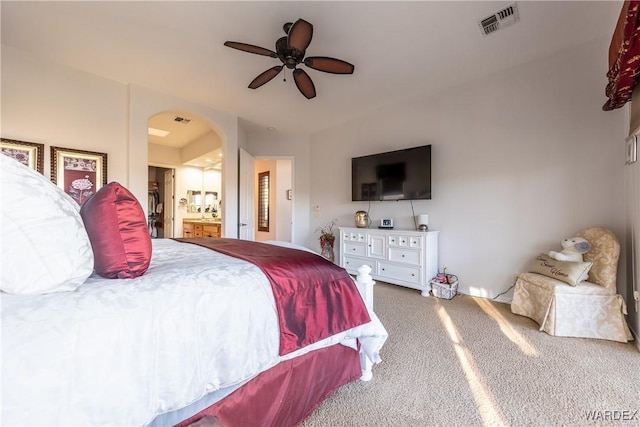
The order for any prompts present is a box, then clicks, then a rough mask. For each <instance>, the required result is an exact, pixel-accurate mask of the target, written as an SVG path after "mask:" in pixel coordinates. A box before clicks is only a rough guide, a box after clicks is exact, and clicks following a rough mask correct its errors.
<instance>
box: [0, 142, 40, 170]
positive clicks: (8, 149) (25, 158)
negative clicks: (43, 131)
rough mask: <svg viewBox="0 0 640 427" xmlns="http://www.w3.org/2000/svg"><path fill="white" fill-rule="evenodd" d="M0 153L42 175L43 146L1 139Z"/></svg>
mask: <svg viewBox="0 0 640 427" xmlns="http://www.w3.org/2000/svg"><path fill="white" fill-rule="evenodd" d="M0 151H2V154H4V155H5V156H9V157H11V158H12V159H15V160H17V161H19V162H20V163H22V164H23V165H25V166H27V167H29V168H31V169H33V170H36V171H38V172H40V173H42V174H44V144H36V143H35V142H26V141H17V140H15V139H5V138H1V139H0Z"/></svg>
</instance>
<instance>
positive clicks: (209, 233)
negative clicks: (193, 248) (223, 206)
mask: <svg viewBox="0 0 640 427" xmlns="http://www.w3.org/2000/svg"><path fill="white" fill-rule="evenodd" d="M202 236H203V237H220V226H219V225H217V224H205V225H203V226H202Z"/></svg>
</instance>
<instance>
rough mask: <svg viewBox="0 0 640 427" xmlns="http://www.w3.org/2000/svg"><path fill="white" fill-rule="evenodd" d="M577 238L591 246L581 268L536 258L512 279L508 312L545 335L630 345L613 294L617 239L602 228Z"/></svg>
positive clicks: (621, 303)
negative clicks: (584, 240)
mask: <svg viewBox="0 0 640 427" xmlns="http://www.w3.org/2000/svg"><path fill="white" fill-rule="evenodd" d="M577 236H578V237H582V238H584V239H587V240H588V241H589V243H591V250H590V251H589V252H587V253H586V254H584V256H583V258H584V263H577V262H576V263H568V264H566V263H562V262H560V261H555V260H553V259H552V258H548V257H546V256H545V254H541V255H540V256H539V257H537V258H536V260H535V261H534V262H533V263H532V264H531V265H530V266H529V272H527V273H523V274H521V275H520V276H519V277H518V280H517V281H516V285H515V291H514V295H513V301H512V303H511V311H512V312H513V313H515V314H519V315H522V316H526V317H529V318H531V319H533V320H535V321H536V322H537V323H538V324H539V325H540V330H541V331H545V332H547V333H548V334H550V335H556V336H566V337H583V338H601V339H607V340H613V341H620V342H627V341H630V340H633V336H632V335H631V331H630V330H629V327H628V326H627V323H626V320H625V317H624V316H625V315H626V314H627V308H626V305H625V302H624V299H623V298H622V296H621V295H618V294H617V290H616V274H617V269H618V258H619V257H620V243H619V242H618V239H617V238H616V236H615V234H613V232H611V231H610V230H607V229H606V228H602V227H591V228H587V229H585V230H583V231H581V232H579V233H578V234H577ZM587 272H588V276H587ZM585 278H586V280H584V279H585Z"/></svg>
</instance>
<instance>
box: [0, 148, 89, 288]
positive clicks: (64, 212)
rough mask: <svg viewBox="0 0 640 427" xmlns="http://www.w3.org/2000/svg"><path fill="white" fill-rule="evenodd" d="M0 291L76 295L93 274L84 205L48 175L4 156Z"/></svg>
mask: <svg viewBox="0 0 640 427" xmlns="http://www.w3.org/2000/svg"><path fill="white" fill-rule="evenodd" d="M0 211H1V212H0V227H1V231H2V236H1V239H0V259H1V260H2V261H1V264H0V278H1V281H0V290H2V291H3V292H7V293H12V294H42V293H49V292H60V291H73V290H75V289H76V288H77V287H78V286H80V285H81V284H83V283H84V282H85V280H86V279H87V277H89V275H90V274H91V273H92V271H93V251H92V250H91V243H90V241H89V236H88V235H87V232H86V230H85V228H84V224H83V222H82V218H81V217H80V206H78V204H77V203H76V202H75V201H74V200H73V199H72V198H71V197H69V196H68V195H67V194H66V193H65V192H64V191H62V190H61V189H60V188H58V187H56V186H55V185H54V184H53V183H52V182H51V181H49V180H48V179H47V178H45V177H44V176H43V175H41V174H39V173H38V172H36V171H34V170H33V169H29V168H28V167H26V166H24V165H22V164H21V163H19V162H18V161H16V160H14V159H11V158H9V157H8V156H5V155H0Z"/></svg>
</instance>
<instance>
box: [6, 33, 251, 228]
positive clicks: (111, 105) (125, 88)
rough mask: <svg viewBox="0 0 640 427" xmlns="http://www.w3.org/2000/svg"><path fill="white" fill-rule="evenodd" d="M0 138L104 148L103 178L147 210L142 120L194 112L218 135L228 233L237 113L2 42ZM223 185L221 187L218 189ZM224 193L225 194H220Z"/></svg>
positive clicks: (233, 205) (233, 219)
mask: <svg viewBox="0 0 640 427" xmlns="http://www.w3.org/2000/svg"><path fill="white" fill-rule="evenodd" d="M1 66H2V70H1V71H2V72H1V78H2V136H3V137H4V138H10V139H17V140H23V141H29V142H38V143H43V144H45V145H46V147H45V175H46V176H50V175H49V172H50V171H49V164H50V153H49V149H50V146H60V147H65V148H76V149H80V150H90V151H98V152H105V153H107V156H108V158H107V163H108V165H107V166H108V170H107V177H108V180H109V181H118V182H120V183H121V184H122V185H124V186H125V187H127V188H128V189H129V190H131V192H132V193H133V194H134V195H135V196H136V197H137V198H138V200H141V201H142V202H141V205H142V207H143V208H144V209H145V211H146V209H147V203H146V200H147V185H148V183H147V180H148V174H147V171H148V170H147V165H148V135H147V122H148V119H149V117H151V116H153V115H155V114H158V113H161V112H163V111H172V110H181V111H189V112H192V113H193V114H197V115H198V116H200V118H202V119H203V120H205V121H206V122H207V123H208V124H209V125H210V126H211V128H212V129H213V130H214V131H215V132H216V133H217V134H218V135H219V136H220V138H221V140H222V147H223V152H224V153H225V154H227V155H225V156H224V157H223V176H222V184H223V191H222V193H223V194H222V197H223V198H225V201H226V202H227V203H225V204H224V205H223V215H224V217H225V221H224V223H223V235H224V236H225V237H236V236H237V232H238V226H237V217H238V215H237V190H236V189H237V182H238V162H237V150H238V132H239V126H238V118H237V117H236V116H234V115H231V114H228V113H223V112H220V111H217V110H214V109H210V108H205V107H203V106H200V105H197V104H193V103H190V102H186V101H184V100H181V99H178V98H175V97H170V96H166V95H163V94H160V93H156V92H154V91H151V90H149V89H146V88H143V87H139V86H133V85H126V84H123V83H119V82H115V81H111V80H107V79H103V78H101V77H98V76H95V75H93V74H89V73H84V72H80V71H77V70H74V69H71V68H69V67H65V66H62V65H59V64H56V63H53V62H50V61H46V60H42V59H37V58H35V57H33V56H32V55H30V54H29V53H27V52H24V51H21V50H19V49H15V48H12V47H8V46H5V45H2V60H1ZM224 190H226V191H224ZM225 195H226V197H225Z"/></svg>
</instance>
